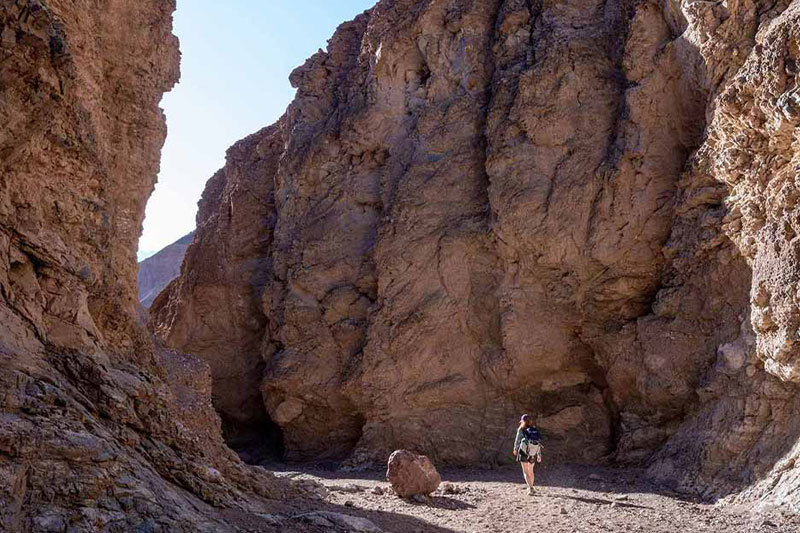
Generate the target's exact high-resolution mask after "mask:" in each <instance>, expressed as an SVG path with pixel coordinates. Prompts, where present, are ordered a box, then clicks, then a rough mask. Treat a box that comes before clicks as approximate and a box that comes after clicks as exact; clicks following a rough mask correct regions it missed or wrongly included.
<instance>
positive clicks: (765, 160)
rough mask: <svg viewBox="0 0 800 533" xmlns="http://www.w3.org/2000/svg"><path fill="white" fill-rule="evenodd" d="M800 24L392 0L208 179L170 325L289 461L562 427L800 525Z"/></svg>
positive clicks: (223, 402)
mask: <svg viewBox="0 0 800 533" xmlns="http://www.w3.org/2000/svg"><path fill="white" fill-rule="evenodd" d="M799 10H800V7H798V5H795V3H793V4H792V5H791V6H790V3H789V2H787V1H778V2H774V1H772V2H766V1H756V0H736V1H728V2H717V3H714V2H696V1H690V0H684V1H678V0H666V1H663V2H657V1H647V0H645V1H633V0H630V1H626V0H612V1H605V2H602V1H599V0H598V1H589V2H586V1H583V0H582V1H577V0H567V1H549V0H543V1H524V0H491V1H470V0H426V1H411V0H395V1H389V0H383V1H380V2H378V4H377V5H376V6H375V7H374V8H373V9H372V10H370V11H369V12H367V13H365V14H364V15H362V16H360V17H358V18H356V19H355V20H354V21H352V22H349V23H347V24H344V25H343V26H342V27H340V29H339V31H338V32H337V33H336V34H335V35H334V37H333V39H332V40H331V41H330V43H329V47H328V50H327V51H326V52H320V53H318V54H316V55H315V56H313V57H312V58H311V59H309V60H308V61H307V62H306V64H305V65H303V66H302V67H300V68H299V69H297V70H296V71H295V72H294V73H293V75H292V82H293V84H294V85H295V86H296V87H297V89H298V93H297V97H296V99H295V101H294V102H293V103H292V105H291V106H290V107H289V109H288V110H287V113H286V115H285V116H284V117H283V118H282V119H281V120H280V121H279V122H278V123H277V124H276V125H275V126H274V127H273V128H274V131H273V132H272V133H270V134H269V135H274V136H275V137H276V138H279V139H280V141H279V142H278V141H276V142H275V143H274V144H272V145H271V146H272V147H273V148H272V149H270V150H269V151H268V152H269V155H268V156H266V157H268V158H269V159H270V161H271V162H270V163H268V164H266V165H264V166H263V167H260V168H254V167H253V166H252V163H251V162H252V161H253V160H255V159H258V158H260V157H265V156H263V153H264V149H263V148H262V146H263V142H258V143H256V142H253V141H251V140H250V141H244V144H243V145H237V147H236V148H234V150H233V151H232V153H231V154H230V155H229V160H228V164H227V166H226V168H225V170H223V171H222V175H217V176H215V178H213V179H212V181H211V182H210V183H209V186H208V188H207V191H206V195H205V196H204V200H203V202H202V203H201V212H200V215H199V217H198V220H199V221H200V228H201V231H202V232H203V233H204V234H205V235H209V236H213V238H212V237H209V239H210V240H209V241H208V242H210V243H213V246H211V245H204V244H203V242H202V239H201V241H200V242H199V243H197V244H195V245H194V246H193V248H192V250H190V253H189V256H188V257H187V261H186V263H185V265H184V270H183V273H182V276H181V278H180V279H179V280H178V281H177V282H176V284H175V285H174V286H173V288H172V290H171V291H170V292H169V293H165V294H164V297H163V298H162V299H160V301H159V302H157V305H156V306H155V307H154V314H153V316H152V321H153V324H154V325H155V327H156V328H157V329H158V331H159V333H160V335H161V337H162V338H164V339H165V341H166V342H167V344H168V345H170V346H172V347H175V348H178V349H181V350H187V351H190V352H195V353H199V354H200V355H202V356H203V357H204V358H205V359H206V360H209V361H211V363H212V368H213V367H214V366H219V367H220V370H219V372H218V373H217V374H215V384H214V389H215V398H216V404H217V405H218V407H219V408H220V409H221V410H223V411H225V410H230V409H231V408H234V407H235V406H237V405H245V404H247V405H252V402H253V401H254V398H253V394H254V390H255V389H254V388H252V387H250V386H248V387H247V388H237V389H234V388H232V387H229V386H228V382H227V375H226V374H225V373H224V372H225V371H226V369H230V370H231V371H233V369H235V372H236V373H237V375H239V376H240V380H239V383H245V382H249V383H255V382H259V381H260V382H261V386H260V392H261V394H262V397H263V402H264V404H265V406H266V409H267V412H268V414H269V416H270V418H271V421H272V422H274V423H276V424H277V425H278V426H280V429H281V430H282V434H283V441H284V444H285V448H286V454H287V457H289V458H294V459H310V458H314V459H319V458H349V459H350V460H351V461H353V462H360V461H370V462H378V461H382V459H383V458H385V457H386V455H387V454H388V453H389V452H391V450H393V449H396V448H408V449H412V450H415V451H418V452H423V453H425V454H427V455H429V456H431V457H432V458H434V460H436V461H437V462H446V463H457V464H471V463H477V462H495V461H501V460H504V459H505V458H506V457H507V456H508V450H509V443H508V441H509V440H510V439H511V438H512V436H513V430H514V427H513V423H514V421H515V420H516V419H517V418H518V416H519V413H521V412H535V413H537V414H538V415H539V422H540V427H541V429H542V431H543V433H544V434H545V436H546V437H547V440H548V448H547V449H548V457H549V458H551V459H554V460H555V459H560V460H570V461H589V462H593V461H600V460H602V459H603V458H604V457H612V458H614V459H616V460H618V461H624V462H643V463H645V464H649V465H650V466H651V473H652V474H653V475H654V476H657V477H660V478H662V479H663V480H664V481H665V482H668V483H672V484H675V485H676V486H679V487H681V488H683V489H685V490H694V491H699V492H705V493H706V494H713V495H722V494H731V493H739V492H740V491H742V490H743V489H745V488H746V487H748V486H750V487H751V488H750V489H747V490H746V491H745V492H744V493H743V494H744V496H742V497H751V496H753V495H755V494H756V492H757V494H758V495H763V494H767V493H769V494H771V495H772V496H774V497H775V498H777V499H781V501H786V502H788V503H791V504H793V505H795V506H797V505H800V501H799V500H798V499H797V494H798V493H800V492H798V491H795V494H794V495H792V494H791V490H790V488H791V487H796V482H795V480H796V479H797V475H789V474H786V472H787V468H791V467H790V466H789V467H787V466H786V465H789V464H791V465H793V464H794V460H793V459H787V458H791V457H793V456H792V455H791V453H794V454H795V455H796V454H797V451H796V450H797V442H798V431H797V426H798V415H797V407H798V401H799V400H798V394H797V393H798V389H797V382H798V377H797V376H798V368H800V366H798V363H797V360H798V356H797V353H798V352H797V348H796V346H795V337H796V334H797V327H798V325H800V322H798V320H796V318H797V317H798V316H800V304H798V302H796V301H795V292H796V289H797V287H796V285H797V283H796V282H797V280H796V279H795V278H797V271H798V269H797V268H796V263H797V261H796V260H795V257H794V255H793V254H794V253H795V251H794V250H795V248H794V246H795V239H794V236H795V232H796V231H797V228H795V229H792V228H793V227H795V226H796V223H797V221H796V220H795V218H796V216H795V214H794V211H795V209H796V207H795V203H796V202H795V201H794V192H793V191H794V190H795V188H796V186H795V184H794V173H795V166H796V165H795V162H794V158H795V156H794V153H795V152H794V148H795V146H794V143H795V142H796V141H795V139H796V136H797V133H796V132H797V127H796V126H797V124H796V118H797V117H796V116H795V115H796V114H797V113H796V112H795V111H796V110H795V107H797V106H798V105H800V104H799V103H797V102H796V101H795V100H796V98H795V97H796V94H795V83H796V82H797V80H798V79H800V78H798V74H799V73H798V67H797V65H796V64H795V62H796V59H795V55H796V54H797V42H798V38H800V27H798V20H797V19H798V11H799ZM270 131H271V130H270ZM264 135H265V134H264V133H260V134H257V137H258V136H262V137H263V136H264ZM243 149H247V150H250V152H249V155H248V154H247V153H244V152H242V150H243ZM251 170H252V171H253V172H251ZM250 187H252V188H253V189H257V190H259V191H261V195H257V199H256V200H254V199H252V198H251V197H250V196H249V195H244V194H242V195H240V196H237V195H234V194H231V192H230V191H232V190H238V189H247V188H250ZM221 206H224V209H223V208H222V207H221ZM223 212H224V213H227V215H226V217H227V218H226V217H223V216H221V215H220V214H219V213H223ZM253 240H255V241H257V242H259V243H263V244H264V245H263V246H259V247H258V249H257V250H256V249H252V250H251V251H248V252H244V251H243V250H245V243H246V242H250V241H253ZM226 248H227V249H229V250H235V251H236V252H237V253H239V254H240V255H238V256H237V257H236V260H235V261H231V260H230V257H232V256H231V255H230V254H231V253H232V252H230V251H228V252H224V254H223V252H221V251H220V250H222V249H226ZM225 254H227V255H225ZM205 279H208V280H209V281H207V282H206V281H204V282H203V283H199V282H197V280H205ZM251 280H253V281H251ZM209 294H213V295H214V296H213V298H211V297H209ZM211 300H215V301H217V302H228V301H231V302H236V306H232V305H231V304H225V305H224V306H221V308H220V309H218V310H215V311H213V312H206V311H205V308H203V309H204V311H203V312H202V313H201V312H198V311H197V309H200V307H199V306H203V305H204V302H208V301H211ZM204 317H205V318H204ZM203 320H205V323H202V324H201V323H200V321H203ZM751 322H752V326H751ZM243 324H252V327H250V326H249V325H248V326H247V327H245V326H244V325H243ZM222 339H225V340H224V341H223V340H222ZM245 343H246V344H245ZM217 344H219V346H218V345H217ZM223 344H224V346H222V345H223ZM234 346H235V348H233V347H234ZM262 364H263V368H262ZM217 375H219V376H220V378H219V379H217ZM250 409H251V408H247V409H242V410H240V411H238V412H239V414H241V415H244V414H245V413H248V412H251V411H250ZM252 412H254V410H253V411H252ZM793 447H794V448H793ZM792 449H794V450H795V451H794V452H791V450H792ZM786 460H788V461H789V462H785V461H786ZM760 480H763V483H762V481H760ZM778 481H779V482H778ZM773 482H774V483H773ZM770 483H773V485H774V486H775V488H774V489H770V488H769V487H771V486H773V485H770ZM775 483H777V484H776V485H775ZM753 491H755V492H753ZM770 491H772V492H770Z"/></svg>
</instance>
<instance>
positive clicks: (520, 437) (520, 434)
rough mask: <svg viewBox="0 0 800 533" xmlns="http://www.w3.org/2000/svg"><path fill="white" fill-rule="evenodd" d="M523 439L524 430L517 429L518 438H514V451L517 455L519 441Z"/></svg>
mask: <svg viewBox="0 0 800 533" xmlns="http://www.w3.org/2000/svg"><path fill="white" fill-rule="evenodd" d="M521 440H522V432H521V431H520V430H519V429H517V438H515V439H514V451H513V452H512V453H513V454H514V455H517V450H519V443H520V441H521Z"/></svg>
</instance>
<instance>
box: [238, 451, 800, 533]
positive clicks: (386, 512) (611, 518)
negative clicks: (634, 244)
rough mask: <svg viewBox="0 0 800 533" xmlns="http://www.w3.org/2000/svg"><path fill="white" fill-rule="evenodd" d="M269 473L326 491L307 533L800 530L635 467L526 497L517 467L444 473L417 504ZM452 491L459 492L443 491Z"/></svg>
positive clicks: (351, 480)
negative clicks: (695, 494) (335, 519)
mask: <svg viewBox="0 0 800 533" xmlns="http://www.w3.org/2000/svg"><path fill="white" fill-rule="evenodd" d="M269 468H270V469H272V470H275V471H276V473H277V474H278V475H279V476H283V477H290V478H293V479H298V480H310V481H314V482H318V483H321V484H323V485H325V486H326V487H327V489H328V491H329V492H328V495H327V496H326V498H325V501H326V505H325V506H323V507H322V508H317V509H315V510H314V513H311V514H310V515H308V516H309V518H308V520H307V521H306V527H305V528H303V530H306V531H340V529H338V528H335V527H331V528H326V527H325V526H324V521H323V522H320V521H319V520H318V519H316V518H314V517H315V516H317V514H315V513H316V512H318V511H322V512H323V513H324V512H328V511H329V512H335V513H345V514H348V515H352V516H356V517H362V518H366V519H367V520H369V521H370V522H372V523H373V524H374V525H375V526H377V528H378V529H370V528H369V526H367V527H366V528H364V529H351V530H352V531H363V532H366V533H370V532H372V533H377V532H378V531H379V530H380V531H386V532H402V533H406V532H409V533H411V532H420V533H422V532H426V533H427V532H433V533H446V532H470V533H473V532H474V533H483V532H515V533H516V532H528V531H531V532H533V531H535V532H547V533H567V532H570V533H571V532H622V531H624V532H628V531H630V532H638V531H641V532H647V533H661V532H663V533H676V532H726V533H740V532H742V533H744V532H747V533H750V532H752V533H755V532H758V533H761V532H765V533H769V532H776V533H777V532H780V533H783V532H786V533H789V532H798V531H800V517H797V516H792V515H789V514H787V513H784V512H782V511H781V510H780V509H777V508H766V509H760V510H755V509H752V508H747V507H741V506H736V505H730V504H722V503H717V504H713V503H707V502H700V501H694V500H691V499H687V498H685V497H683V496H681V495H678V494H675V493H672V492H670V491H668V490H665V489H662V488H659V487H657V486H653V485H652V484H649V483H647V482H646V481H643V480H642V479H641V477H640V473H639V472H637V471H635V470H619V469H598V468H591V469H589V468H587V467H582V466H552V467H548V466H547V465H543V466H542V467H541V468H537V485H538V490H537V494H536V495H535V496H528V495H527V494H526V493H525V490H524V484H523V482H522V477H521V473H520V472H518V469H517V468H515V467H502V468H498V469H494V470H465V469H458V470H444V471H443V472H442V478H443V479H444V480H445V483H443V487H442V488H440V490H439V491H437V493H436V494H434V495H433V497H432V498H430V499H427V500H422V499H420V500H419V501H408V500H403V499H400V498H398V497H396V496H394V495H393V494H391V491H390V490H389V488H390V487H389V484H388V483H387V482H386V481H385V480H384V478H383V473H382V472H380V471H367V472H347V471H342V470H336V469H333V468H330V469H326V468H322V467H318V468H312V469H307V468H303V469H298V468H297V467H292V466H286V465H270V466H269ZM447 484H449V485H450V487H452V489H451V490H449V491H443V490H442V489H443V488H445V487H446V485H447ZM308 512H310V511H308ZM308 512H307V511H303V510H302V509H298V511H297V515H296V516H295V517H294V519H293V520H291V522H293V523H294V524H296V525H300V524H302V523H303V520H304V516H305V515H304V513H308ZM232 518H233V517H232ZM281 518H288V517H281ZM233 521H234V522H236V520H233ZM284 523H285V522H284ZM238 525H239V526H240V527H241V528H242V529H244V530H252V531H257V530H259V526H260V525H259V524H257V523H252V522H251V523H249V524H248V523H247V522H246V521H242V522H240V523H239V524H238ZM341 530H342V531H344V530H347V528H344V529H341Z"/></svg>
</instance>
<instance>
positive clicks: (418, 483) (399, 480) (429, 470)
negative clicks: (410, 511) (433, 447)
mask: <svg viewBox="0 0 800 533" xmlns="http://www.w3.org/2000/svg"><path fill="white" fill-rule="evenodd" d="M386 479H387V480H388V481H389V483H391V484H392V488H393V489H394V491H395V493H396V494H397V495H398V496H400V497H401V498H409V497H411V496H418V495H420V496H427V495H429V494H431V493H432V492H434V491H435V490H436V489H438V488H439V485H440V484H441V483H442V477H441V476H440V475H439V472H437V471H436V467H435V466H433V463H432V462H431V460H430V459H428V458H427V457H426V456H424V455H417V454H416V453H414V452H410V451H408V450H397V451H395V452H394V453H392V455H390V456H389V465H388V468H387V469H386Z"/></svg>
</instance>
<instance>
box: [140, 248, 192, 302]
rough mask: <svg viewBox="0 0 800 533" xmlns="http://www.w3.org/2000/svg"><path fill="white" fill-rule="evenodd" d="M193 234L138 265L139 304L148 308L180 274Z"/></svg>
mask: <svg viewBox="0 0 800 533" xmlns="http://www.w3.org/2000/svg"><path fill="white" fill-rule="evenodd" d="M192 239H194V232H191V233H189V234H188V235H184V236H183V237H181V238H180V239H178V240H177V241H175V242H173V243H172V244H170V245H169V246H167V247H165V248H163V249H162V250H159V251H158V252H157V253H155V254H153V255H152V256H150V257H148V258H147V259H145V260H144V261H141V262H140V263H139V274H138V275H137V281H138V287H139V303H140V304H142V306H144V307H145V308H149V307H150V305H152V303H153V300H155V298H156V296H158V293H160V292H161V291H162V290H163V289H164V287H166V286H167V285H169V282H170V281H172V280H173V279H175V278H177V277H178V275H179V274H180V273H181V263H183V256H184V255H186V249H187V248H188V247H189V245H190V244H192Z"/></svg>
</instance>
